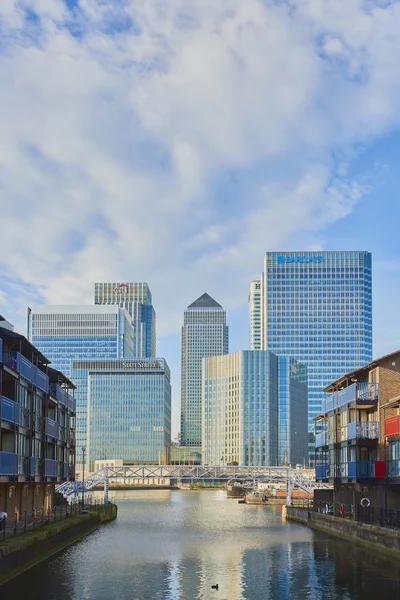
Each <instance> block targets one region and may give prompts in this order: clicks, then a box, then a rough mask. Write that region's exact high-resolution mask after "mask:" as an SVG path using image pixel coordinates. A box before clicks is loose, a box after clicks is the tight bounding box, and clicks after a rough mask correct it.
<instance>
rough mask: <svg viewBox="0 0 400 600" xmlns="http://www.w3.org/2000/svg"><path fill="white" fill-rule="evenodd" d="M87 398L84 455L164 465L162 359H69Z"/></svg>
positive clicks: (165, 382)
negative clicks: (86, 445)
mask: <svg viewBox="0 0 400 600" xmlns="http://www.w3.org/2000/svg"><path fill="white" fill-rule="evenodd" d="M72 376H73V378H74V379H75V380H76V381H79V380H80V378H82V380H83V381H82V385H85V384H86V388H87V398H88V449H87V451H88V460H89V463H90V464H93V462H94V461H96V460H123V461H128V462H131V463H136V464H146V463H147V464H153V465H154V464H158V463H161V464H168V462H167V461H168V460H169V450H170V446H171V384H170V371H169V368H168V365H167V363H166V361H165V360H164V359H163V358H156V359H154V358H141V359H137V358H135V359H128V360H126V359H117V360H74V361H72Z"/></svg>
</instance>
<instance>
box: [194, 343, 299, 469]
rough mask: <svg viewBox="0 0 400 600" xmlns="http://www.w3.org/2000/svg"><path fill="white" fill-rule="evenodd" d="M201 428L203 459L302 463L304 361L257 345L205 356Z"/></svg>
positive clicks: (212, 462) (210, 461)
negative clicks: (259, 348)
mask: <svg viewBox="0 0 400 600" xmlns="http://www.w3.org/2000/svg"><path fill="white" fill-rule="evenodd" d="M202 431H203V436H202V449H203V462H204V464H209V465H219V464H230V463H237V464H239V465H254V466H261V465H271V466H273V465H284V464H297V463H303V462H304V460H305V457H306V454H307V371H306V368H305V366H304V365H302V364H300V363H299V362H297V361H296V360H294V359H290V358H286V357H278V356H276V355H275V354H273V353H272V352H268V351H259V350H255V351H252V350H250V351H249V350H246V351H240V352H235V353H233V354H228V355H226V356H217V357H213V358H207V359H203V427H202Z"/></svg>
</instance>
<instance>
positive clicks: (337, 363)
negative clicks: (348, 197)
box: [261, 251, 372, 460]
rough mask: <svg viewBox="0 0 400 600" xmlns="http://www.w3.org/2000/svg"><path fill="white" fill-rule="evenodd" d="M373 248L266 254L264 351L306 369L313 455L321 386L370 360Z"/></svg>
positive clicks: (263, 279) (262, 329)
mask: <svg viewBox="0 0 400 600" xmlns="http://www.w3.org/2000/svg"><path fill="white" fill-rule="evenodd" d="M371 276H372V265H371V254H370V253H369V252H364V251H363V252H353V251H348V252H267V253H266V256H265V262H264V272H263V275H262V285H261V343H262V348H263V349H264V350H271V352H274V353H275V354H280V355H285V356H290V357H293V358H295V359H296V360H298V361H300V362H301V363H304V364H305V365H306V366H307V372H308V424H309V453H310V454H309V455H310V459H311V460H312V458H313V454H314V435H313V431H314V424H313V420H312V419H313V418H314V417H315V416H317V415H318V414H319V413H320V412H321V409H322V401H323V392H322V389H323V388H324V387H325V386H326V385H328V384H329V382H331V381H334V380H335V379H337V378H338V377H340V375H341V374H342V373H346V372H349V371H351V370H353V369H356V368H358V367H360V366H362V365H364V364H366V363H368V362H369V361H370V360H371V359H372V280H371Z"/></svg>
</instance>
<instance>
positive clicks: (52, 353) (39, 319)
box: [28, 305, 133, 461]
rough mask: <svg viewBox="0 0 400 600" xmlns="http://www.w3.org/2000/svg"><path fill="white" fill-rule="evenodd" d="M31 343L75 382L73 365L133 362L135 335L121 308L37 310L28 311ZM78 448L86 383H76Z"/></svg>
mask: <svg viewBox="0 0 400 600" xmlns="http://www.w3.org/2000/svg"><path fill="white" fill-rule="evenodd" d="M28 336H29V339H30V341H31V342H32V343H33V344H34V345H35V346H36V347H37V348H38V350H40V351H41V352H42V353H43V354H45V356H47V358H48V359H49V360H50V361H51V365H52V367H55V368H56V369H58V370H59V371H61V372H62V373H63V374H64V375H66V376H67V377H69V378H72V361H73V360H78V359H81V360H82V359H84V360H89V359H107V358H131V357H132V356H133V331H132V324H131V319H130V315H129V314H128V313H127V311H126V310H124V309H123V308H119V307H118V306H88V305H81V306H80V305H79V306H49V305H47V306H46V305H43V306H34V307H33V308H32V309H30V308H29V309H28ZM74 384H75V385H76V386H77V388H76V391H75V398H76V401H77V407H76V447H77V461H79V460H80V455H79V451H80V448H82V446H86V426H87V383H86V380H85V381H84V382H82V381H80V380H77V381H74Z"/></svg>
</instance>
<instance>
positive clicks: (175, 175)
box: [0, 0, 400, 434]
mask: <svg viewBox="0 0 400 600" xmlns="http://www.w3.org/2000/svg"><path fill="white" fill-rule="evenodd" d="M399 30H400V2H399V1H397V0H396V1H390V0H291V1H290V0H289V1H287V2H286V1H284V0H275V1H273V0H1V2H0V209H1V210H0V224H1V230H0V231H1V233H0V313H1V314H4V315H5V316H6V317H7V318H8V319H9V320H10V321H12V322H14V324H15V325H16V328H17V329H18V330H19V331H21V332H22V333H24V332H25V330H26V309H27V306H28V305H30V306H32V305H34V304H38V303H52V304H57V303H63V304H77V303H91V302H92V301H93V286H94V282H95V281H116V280H117V281H147V282H148V283H149V285H150V288H151V291H152V294H153V301H154V306H155V309H156V311H157V334H158V352H157V353H158V354H159V355H160V356H165V358H166V359H167V361H168V362H169V364H170V366H171V370H172V383H173V390H174V391H173V405H174V410H173V412H174V424H173V431H174V434H176V433H177V430H178V419H179V379H180V327H181V325H182V321H183V310H184V309H185V308H186V306H187V305H188V304H190V303H191V302H193V301H194V300H195V299H196V298H197V297H198V296H200V295H201V294H202V293H204V292H207V293H209V294H210V295H211V296H213V297H214V298H215V299H216V300H217V301H218V302H220V303H221V304H222V305H223V306H224V308H226V310H227V313H228V322H229V325H230V350H231V351H235V350H238V349H246V348H247V347H248V337H249V336H248V314H247V295H248V288H249V282H250V281H251V279H254V278H257V277H259V275H260V273H261V270H262V266H263V256H264V253H265V252H266V251H273V250H314V249H315V250H319V249H325V250H342V249H344V250H352V249H357V250H369V251H371V252H372V253H373V286H374V287H373V303H374V323H373V327H374V355H375V356H379V355H382V354H384V353H386V352H390V351H392V350H395V349H398V348H399V347H400V323H399V319H398V310H397V304H398V296H399V292H400V283H399V279H400V278H399V275H400V258H399V223H400V202H399V201H398V190H399V189H400V169H399V165H400V131H399V126H400V68H399V65H398V57H399V56H400V36H399V35H398V32H399Z"/></svg>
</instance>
